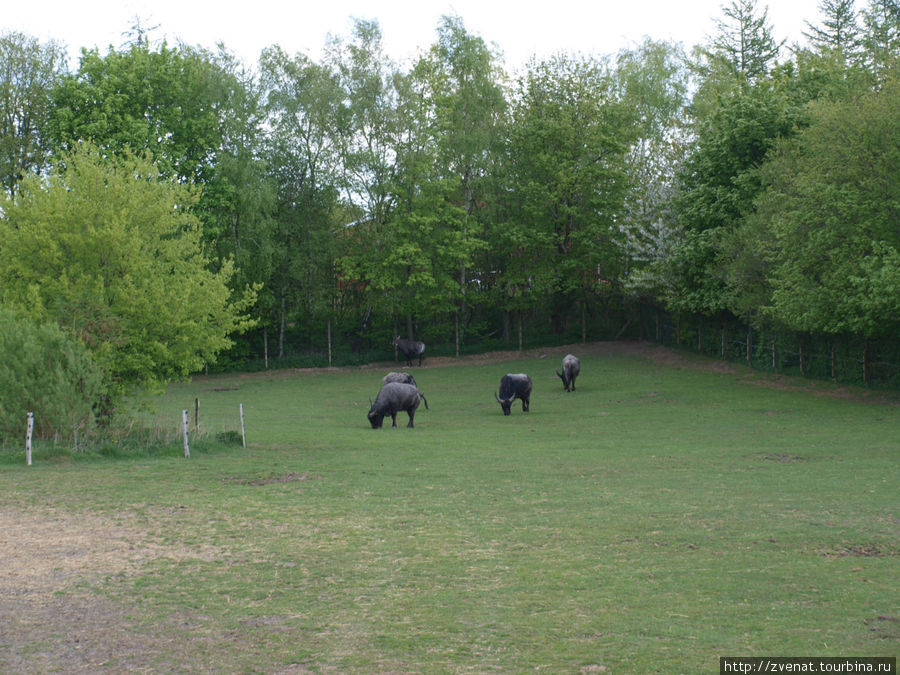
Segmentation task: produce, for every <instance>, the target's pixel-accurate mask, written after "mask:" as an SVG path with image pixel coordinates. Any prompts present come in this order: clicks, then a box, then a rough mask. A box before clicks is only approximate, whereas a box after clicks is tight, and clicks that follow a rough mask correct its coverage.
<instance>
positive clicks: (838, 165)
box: [759, 70, 900, 338]
mask: <svg viewBox="0 0 900 675" xmlns="http://www.w3.org/2000/svg"><path fill="white" fill-rule="evenodd" d="M898 106H900V78H898V77H897V73H896V70H895V71H894V72H893V73H892V75H891V76H890V77H889V78H888V79H887V80H886V81H885V83H884V86H883V87H882V88H881V89H880V90H877V91H869V92H867V93H865V94H864V95H862V96H860V97H859V98H857V99H854V100H847V101H842V102H830V101H822V102H819V103H816V104H814V105H813V106H812V108H811V111H810V118H811V122H810V125H809V127H808V128H806V129H804V130H803V131H802V132H801V133H800V135H799V136H798V137H797V139H796V140H795V141H794V142H784V143H782V144H781V145H780V147H779V152H778V153H777V154H776V155H775V156H774V158H773V160H772V161H771V162H770V163H769V164H768V165H767V166H766V168H765V174H766V178H767V181H768V182H769V183H770V185H771V186H770V187H769V189H768V190H767V191H766V193H765V194H764V195H763V196H762V197H761V199H760V203H759V213H760V218H761V219H762V220H763V222H764V224H765V225H766V228H767V229H766V231H767V232H768V233H770V236H771V237H772V239H771V242H770V244H769V246H767V247H766V248H765V249H764V250H765V251H766V252H767V255H768V258H769V261H770V263H771V265H772V270H771V272H770V274H771V279H772V286H773V293H772V299H771V303H770V312H771V314H772V316H774V317H775V318H776V319H778V320H780V321H783V322H784V323H786V324H787V325H789V326H791V327H792V328H794V329H796V330H802V331H809V332H818V333H825V334H838V333H854V334H859V335H863V336H865V337H868V338H873V337H883V336H896V335H897V334H898V331H900V227H898V225H897V223H898V206H897V205H898V204H900V180H898V176H897V171H896V167H897V162H898V161H900V142H898V139H900V118H898V116H897V115H896V114H895V112H896V110H897V109H898Z"/></svg>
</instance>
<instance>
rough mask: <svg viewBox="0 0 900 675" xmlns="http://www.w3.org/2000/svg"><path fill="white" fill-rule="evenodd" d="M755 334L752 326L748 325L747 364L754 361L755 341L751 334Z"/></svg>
mask: <svg viewBox="0 0 900 675" xmlns="http://www.w3.org/2000/svg"><path fill="white" fill-rule="evenodd" d="M752 335H753V329H752V328H750V326H749V325H748V326H747V365H750V364H751V363H752V362H753V359H752V354H753V341H752V338H751V336H752Z"/></svg>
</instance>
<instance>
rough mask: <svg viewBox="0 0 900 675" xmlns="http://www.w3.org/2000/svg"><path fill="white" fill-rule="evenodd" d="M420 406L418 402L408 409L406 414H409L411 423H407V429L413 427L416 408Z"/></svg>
mask: <svg viewBox="0 0 900 675" xmlns="http://www.w3.org/2000/svg"><path fill="white" fill-rule="evenodd" d="M418 407H419V404H418V402H417V403H416V404H415V405H414V406H413V407H412V408H410V409H409V410H407V411H406V414H407V415H409V424H407V425H406V428H407V429H412V428H413V417H415V416H416V409H417V408H418Z"/></svg>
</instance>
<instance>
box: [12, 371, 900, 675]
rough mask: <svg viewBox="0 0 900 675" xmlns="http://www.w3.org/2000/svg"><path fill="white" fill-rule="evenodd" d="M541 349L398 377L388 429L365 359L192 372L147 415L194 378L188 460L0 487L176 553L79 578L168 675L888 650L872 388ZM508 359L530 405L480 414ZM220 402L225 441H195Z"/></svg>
mask: <svg viewBox="0 0 900 675" xmlns="http://www.w3.org/2000/svg"><path fill="white" fill-rule="evenodd" d="M558 361H559V359H558V358H557V357H556V356H555V354H554V356H552V357H549V358H547V359H542V358H525V359H520V360H515V361H510V362H505V363H485V364H480V365H479V364H477V363H466V364H463V365H454V366H450V367H444V368H429V367H426V368H422V369H414V371H413V372H414V374H415V376H416V379H417V380H418V382H419V385H420V388H421V389H422V390H423V391H424V392H425V394H426V396H427V397H428V401H429V404H430V410H428V411H426V410H424V409H423V408H420V411H419V413H418V414H417V416H416V428H415V429H414V430H409V429H406V428H404V427H405V424H406V415H405V413H401V414H400V415H399V417H398V424H399V425H400V428H399V429H390V428H386V429H383V430H377V431H376V430H372V429H371V428H369V425H368V422H367V420H366V416H365V413H366V411H367V409H368V399H369V397H373V398H374V395H375V393H376V392H377V390H378V385H379V381H380V377H381V375H382V374H383V373H384V372H386V370H387V368H383V369H342V370H335V371H314V372H304V373H272V374H255V375H244V376H241V375H235V376H220V377H213V378H198V379H197V380H195V381H194V382H193V383H190V384H184V385H177V386H173V387H171V388H170V390H169V391H168V393H167V394H166V396H165V397H163V398H161V399H160V400H159V401H158V417H157V418H155V421H154V422H152V423H154V424H158V425H161V426H165V425H166V424H169V423H170V421H171V426H172V428H174V427H175V426H176V425H177V421H178V420H179V419H180V411H181V409H182V408H188V409H190V410H191V411H193V405H194V399H195V397H199V399H200V421H201V430H202V432H203V434H204V435H205V436H206V438H207V442H208V446H204V445H203V443H200V445H199V446H198V447H200V451H199V452H194V450H193V449H192V457H191V459H190V460H185V459H183V458H180V457H177V456H162V457H140V458H127V459H119V460H116V461H102V462H97V461H94V462H66V463H59V462H44V463H40V462H38V464H36V465H35V466H33V467H31V468H30V469H26V468H25V467H24V466H21V467H20V466H9V465H7V466H5V467H4V468H3V471H2V472H0V505H2V506H4V507H13V506H17V507H18V506H20V505H21V504H22V503H26V502H27V503H30V504H33V505H35V506H37V507H38V508H51V507H52V508H54V509H65V510H70V511H77V512H81V511H84V512H87V511H90V512H93V513H101V514H118V515H121V514H123V513H127V514H130V515H131V516H132V517H133V518H134V519H135V522H136V523H139V524H140V527H141V528H142V531H143V532H144V533H145V534H144V537H145V541H147V542H152V543H153V544H154V545H156V546H160V547H163V549H164V550H173V551H175V550H177V551H180V552H182V553H181V554H179V555H177V556H175V555H171V556H167V555H160V556H159V557H158V558H156V559H155V560H152V561H149V562H146V563H144V564H143V565H142V566H141V568H140V569H139V570H138V571H137V572H136V573H132V574H111V575H107V576H104V577H102V578H100V579H97V578H91V579H86V580H85V581H84V583H85V584H86V589H87V591H88V592H90V593H94V594H99V595H102V596H104V597H106V598H110V599H112V600H114V601H116V602H118V603H120V604H122V605H123V606H126V607H129V608H131V613H130V617H131V618H130V621H131V622H132V623H133V626H134V629H135V630H139V629H140V630H147V631H151V632H152V631H156V632H157V633H162V634H167V635H168V634H169V633H172V632H175V633H178V634H179V636H180V637H179V639H180V640H181V641H183V644H184V645H186V646H185V647H183V648H182V649H180V650H178V651H176V653H177V654H178V656H177V658H178V659H179V660H178V663H177V669H178V670H188V671H192V670H193V671H230V672H233V671H245V672H276V671H278V670H280V669H285V668H290V667H292V666H293V667H294V668H297V669H300V668H305V669H310V670H314V671H339V672H422V671H424V672H461V671H476V672H484V671H490V670H499V671H501V672H524V671H531V670H545V671H550V672H579V671H581V670H584V671H585V672H592V671H593V672H599V671H601V669H602V668H607V669H609V671H610V672H621V673H643V672H715V671H716V669H717V667H718V657H720V656H733V655H764V654H765V655H818V656H826V655H835V656H848V655H883V656H894V655H896V652H897V645H898V639H900V629H898V626H900V622H898V621H897V618H898V617H900V592H898V586H897V582H896V580H897V578H898V571H900V566H898V560H900V558H898V555H900V545H898V529H900V528H898V522H900V521H898V519H900V508H898V507H900V499H898V491H897V481H896V476H897V471H896V470H897V468H898V459H900V454H898V453H900V415H898V407H897V406H896V405H895V404H891V403H871V402H860V401H856V400H851V399H847V398H838V397H833V396H819V395H812V394H810V393H809V392H806V391H794V390H790V389H788V388H775V387H771V386H760V385H759V380H758V378H757V376H753V375H751V374H749V373H747V372H743V371H741V372H739V373H737V374H734V373H717V372H711V371H704V370H696V369H689V368H679V367H674V366H667V365H661V364H659V363H654V362H652V361H650V360H648V359H645V358H640V357H635V356H626V355H604V354H594V355H585V356H584V357H583V358H582V376H581V378H580V379H579V380H578V385H577V386H578V389H577V391H576V392H575V393H571V394H566V393H565V392H564V391H563V390H562V385H561V383H560V381H559V380H558V378H557V377H556V376H555V375H554V373H553V369H554V368H556V367H557V366H558ZM506 372H528V373H530V374H531V375H532V377H533V378H534V381H535V390H534V394H533V398H532V410H531V412H530V413H528V414H523V413H522V412H521V408H520V406H519V404H518V403H517V404H514V408H513V414H512V415H511V416H510V417H504V416H503V415H502V414H501V411H500V407H499V405H498V404H497V403H496V402H495V401H494V400H493V392H494V391H495V390H496V388H497V383H498V381H499V379H500V377H501V376H502V375H503V374H504V373H506ZM240 403H243V404H244V410H245V416H246V426H247V438H248V443H249V446H250V447H249V448H248V449H246V450H244V449H241V448H240V447H239V446H235V445H234V444H233V443H232V444H230V445H229V444H224V443H218V442H215V441H211V440H210V439H214V438H215V437H216V435H219V434H222V433H227V432H233V431H235V430H238V429H239V421H238V405H239V404H240ZM166 547H168V549H166ZM185 627H186V628H185ZM155 658H156V659H157V660H156V662H154V663H149V664H147V665H148V666H149V667H151V668H153V667H157V668H160V669H166V668H171V667H172V661H171V659H172V658H173V657H172V656H171V655H165V654H158V655H157V656H156V657H155ZM115 663H116V662H115V660H113V661H111V662H110V664H111V665H110V667H111V668H114V666H115Z"/></svg>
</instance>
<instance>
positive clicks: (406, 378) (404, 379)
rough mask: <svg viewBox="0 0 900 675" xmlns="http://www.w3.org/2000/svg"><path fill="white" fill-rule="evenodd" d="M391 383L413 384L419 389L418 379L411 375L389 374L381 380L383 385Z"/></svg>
mask: <svg viewBox="0 0 900 675" xmlns="http://www.w3.org/2000/svg"><path fill="white" fill-rule="evenodd" d="M390 382H399V383H400V384H411V385H412V386H414V387H418V386H419V385H417V384H416V379H415V378H414V377H413V376H412V375H410V374H409V373H388V374H387V375H385V376H384V377H382V378H381V384H388V383H390Z"/></svg>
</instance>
